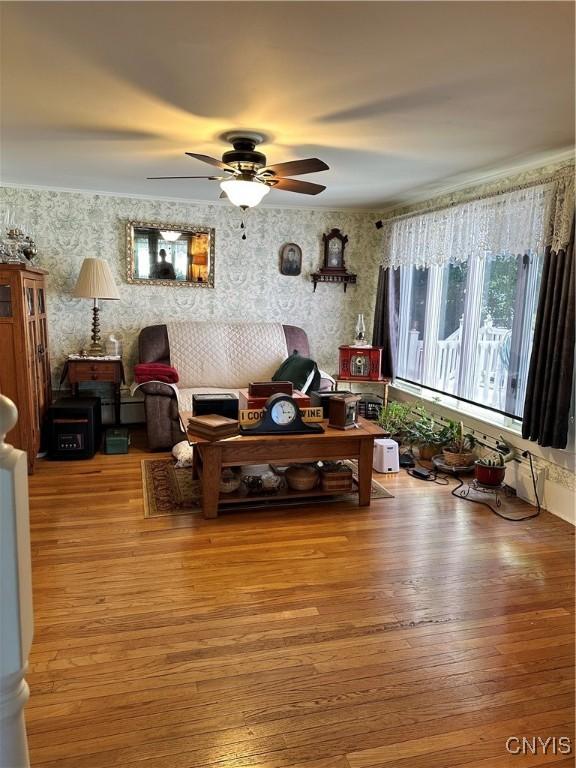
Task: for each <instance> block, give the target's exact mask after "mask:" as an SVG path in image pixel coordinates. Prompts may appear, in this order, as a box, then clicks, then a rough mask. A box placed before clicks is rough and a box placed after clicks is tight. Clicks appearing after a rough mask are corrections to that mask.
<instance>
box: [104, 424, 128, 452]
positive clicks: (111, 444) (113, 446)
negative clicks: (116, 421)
mask: <svg viewBox="0 0 576 768" xmlns="http://www.w3.org/2000/svg"><path fill="white" fill-rule="evenodd" d="M129 446H130V434H129V432H128V430H127V429H126V428H125V427H111V428H110V429H107V430H106V435H105V436H104V453H128V447H129Z"/></svg>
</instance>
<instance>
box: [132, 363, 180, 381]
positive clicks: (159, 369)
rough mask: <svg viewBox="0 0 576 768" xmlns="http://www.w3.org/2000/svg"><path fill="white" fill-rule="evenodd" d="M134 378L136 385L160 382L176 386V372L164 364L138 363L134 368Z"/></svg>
mask: <svg viewBox="0 0 576 768" xmlns="http://www.w3.org/2000/svg"><path fill="white" fill-rule="evenodd" d="M134 378H135V380H136V381H137V383H138V384H143V383H144V382H146V381H162V382H163V383H164V384H176V382H177V381H178V371H177V370H176V368H172V366H171V365H166V364H165V363H138V365H135V366H134Z"/></svg>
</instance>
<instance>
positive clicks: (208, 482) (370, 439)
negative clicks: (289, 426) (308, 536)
mask: <svg viewBox="0 0 576 768" xmlns="http://www.w3.org/2000/svg"><path fill="white" fill-rule="evenodd" d="M190 415H191V414H190V413H182V414H181V416H182V420H183V423H184V424H185V425H186V424H187V423H188V419H189V418H190ZM324 427H325V431H324V432H323V433H320V434H311V435H282V436H278V435H242V436H241V437H240V436H239V437H232V438H227V439H225V440H218V441H214V442H210V441H208V440H204V439H202V438H199V437H196V436H195V435H192V434H190V435H189V438H190V440H191V441H194V443H195V446H194V465H193V468H192V471H193V472H194V475H195V476H196V477H199V478H200V479H201V482H202V514H203V515H204V517H208V518H212V517H217V516H218V507H219V505H222V506H224V505H227V504H241V503H250V502H252V503H253V502H254V501H258V500H261V499H263V498H265V499H270V501H274V500H276V499H277V500H279V501H280V500H285V499H288V498H289V499H298V498H301V499H302V500H305V499H306V498H312V497H318V496H333V495H334V491H323V490H321V489H314V490H311V491H293V490H291V489H286V490H284V491H280V492H279V493H275V494H274V495H273V496H246V495H241V494H239V493H238V494H236V493H228V494H221V493H220V474H221V470H222V467H237V466H240V465H243V464H268V463H270V462H274V463H275V464H295V463H301V462H312V461H318V460H322V461H324V460H329V461H336V460H338V459H357V461H358V482H357V484H355V489H356V490H357V493H358V504H359V505H360V506H361V507H365V506H368V505H369V504H370V494H371V490H372V457H373V451H374V440H375V439H377V438H379V437H383V436H384V432H383V431H382V430H381V429H380V427H378V426H377V425H376V424H374V422H370V421H367V420H366V419H362V418H360V419H359V421H358V428H357V429H347V430H342V429H332V428H330V427H328V426H327V424H326V422H325V423H324Z"/></svg>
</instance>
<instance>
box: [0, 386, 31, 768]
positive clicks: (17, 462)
mask: <svg viewBox="0 0 576 768" xmlns="http://www.w3.org/2000/svg"><path fill="white" fill-rule="evenodd" d="M17 419H18V411H17V410H16V406H15V405H14V403H13V402H12V401H11V400H9V399H8V398H7V397H4V395H0V766H2V768H29V765H30V761H29V759H28V742H27V739H26V725H25V722H24V707H25V705H26V702H27V701H28V696H29V691H28V684H27V683H26V680H25V679H24V674H25V672H26V667H27V664H28V654H29V652H30V646H31V644H32V633H33V615H32V572H31V559H30V523H29V513H28V466H27V459H26V454H25V453H24V451H19V450H17V449H16V448H13V447H12V446H11V445H8V444H7V443H6V442H5V438H6V434H7V433H8V432H9V431H10V430H11V429H12V427H13V426H14V425H15V424H16V421H17Z"/></svg>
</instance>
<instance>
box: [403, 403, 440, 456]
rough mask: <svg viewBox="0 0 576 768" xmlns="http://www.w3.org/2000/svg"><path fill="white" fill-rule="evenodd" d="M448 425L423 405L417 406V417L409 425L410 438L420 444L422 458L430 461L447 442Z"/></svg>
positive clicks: (412, 443)
mask: <svg viewBox="0 0 576 768" xmlns="http://www.w3.org/2000/svg"><path fill="white" fill-rule="evenodd" d="M445 433H446V427H444V426H442V424H441V423H439V422H438V421H436V419H435V418H434V416H432V414H431V413H430V412H429V411H427V410H426V408H424V407H422V406H417V407H416V418H415V419H414V421H412V423H411V424H410V425H409V428H408V440H409V442H410V444H411V445H416V446H418V454H419V457H420V459H423V460H424V461H430V460H431V459H432V457H433V456H436V454H438V453H440V451H441V449H442V446H443V445H445V444H446V442H447V441H446V434H445Z"/></svg>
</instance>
